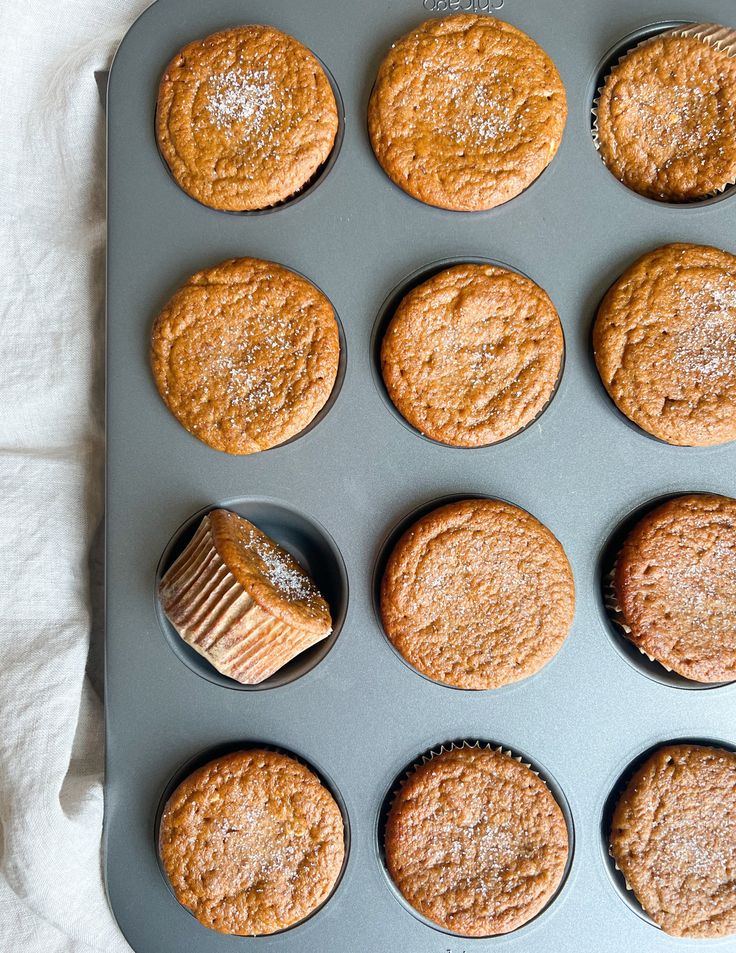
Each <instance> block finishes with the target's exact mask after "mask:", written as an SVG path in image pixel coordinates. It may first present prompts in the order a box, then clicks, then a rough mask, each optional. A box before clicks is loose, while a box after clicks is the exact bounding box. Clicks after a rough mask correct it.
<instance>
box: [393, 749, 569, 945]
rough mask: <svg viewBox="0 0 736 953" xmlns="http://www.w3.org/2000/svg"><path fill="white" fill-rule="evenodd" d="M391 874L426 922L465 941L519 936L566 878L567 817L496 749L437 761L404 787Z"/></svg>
mask: <svg viewBox="0 0 736 953" xmlns="http://www.w3.org/2000/svg"><path fill="white" fill-rule="evenodd" d="M384 839H385V855H386V866H387V868H388V872H389V874H390V875H391V878H392V879H393V881H394V883H395V884H396V886H397V887H398V889H399V890H400V892H401V893H402V895H403V896H404V898H405V899H406V900H407V901H408V902H409V903H410V904H411V905H412V906H413V907H414V908H415V909H416V910H417V911H418V912H419V913H421V914H422V915H423V916H425V917H427V918H428V919H429V920H431V921H433V922H434V923H436V924H438V925H439V926H441V927H443V928H444V929H447V930H451V931H453V932H454V933H459V934H462V935H464V936H477V937H482V936H494V935H498V934H502V933H509V932H511V931H512V930H515V929H517V928H518V927H520V926H521V925H522V924H524V923H526V922H527V921H528V920H530V919H532V917H534V916H535V915H536V914H537V913H539V912H540V911H541V910H542V909H543V908H544V907H545V906H546V904H547V903H548V901H549V900H550V899H551V898H552V896H553V895H554V893H555V891H556V890H557V888H558V887H559V885H560V882H561V880H562V877H563V875H564V871H565V867H566V864H567V858H568V854H569V840H568V831H567V826H566V824H565V819H564V815H563V813H562V810H561V809H560V806H559V805H558V803H557V801H556V800H555V798H554V796H553V795H552V793H551V792H550V790H549V788H548V787H547V785H546V784H545V783H544V782H543V781H542V780H541V779H540V778H539V777H538V776H537V775H536V774H535V773H534V772H533V771H532V770H531V769H530V768H529V767H527V766H526V765H525V764H521V763H520V762H519V761H518V760H516V759H515V758H513V757H511V756H510V755H508V754H506V753H504V752H502V751H495V750H491V749H489V748H478V747H474V748H468V747H465V748H455V749H452V750H449V751H442V752H441V753H439V754H436V755H434V756H432V757H431V758H430V759H429V760H427V761H426V762H425V763H423V764H421V765H419V766H417V767H416V768H415V769H413V770H412V772H411V773H410V774H409V776H408V777H407V778H406V779H405V780H404V781H403V782H402V784H401V786H400V788H399V790H398V792H397V794H396V796H395V798H394V801H393V803H392V804H391V807H390V809H389V813H388V817H387V821H386V829H385V835H384Z"/></svg>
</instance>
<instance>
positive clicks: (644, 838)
mask: <svg viewBox="0 0 736 953" xmlns="http://www.w3.org/2000/svg"><path fill="white" fill-rule="evenodd" d="M611 854H612V856H613V858H614V860H615V861H616V865H617V866H618V867H619V868H620V870H621V872H622V873H623V875H624V877H625V878H626V881H627V884H628V886H629V887H630V888H631V889H632V890H633V891H634V894H635V896H636V899H637V900H638V901H639V903H640V904H641V905H642V907H643V908H644V910H645V912H646V913H648V914H649V916H650V917H651V918H652V919H653V920H654V922H655V923H657V924H659V926H660V927H661V928H662V929H663V930H664V931H665V933H669V934H671V935H672V936H684V937H692V938H705V937H719V936H728V935H729V934H732V933H736V903H735V902H734V897H736V755H734V754H733V752H731V751H725V750H723V749H722V748H707V747H702V746H700V745H691V744H678V745H667V746H665V747H663V748H660V749H659V750H658V751H656V752H655V753H654V754H653V755H652V756H651V757H650V758H648V759H647V760H646V762H645V763H644V764H643V765H642V766H641V768H639V770H638V771H637V772H636V774H635V775H634V776H633V778H632V779H631V781H630V782H629V784H628V787H627V788H626V790H625V791H624V793H623V794H622V796H621V799H620V800H619V802H618V804H617V806H616V810H615V811H614V814H613V823H612V828H611Z"/></svg>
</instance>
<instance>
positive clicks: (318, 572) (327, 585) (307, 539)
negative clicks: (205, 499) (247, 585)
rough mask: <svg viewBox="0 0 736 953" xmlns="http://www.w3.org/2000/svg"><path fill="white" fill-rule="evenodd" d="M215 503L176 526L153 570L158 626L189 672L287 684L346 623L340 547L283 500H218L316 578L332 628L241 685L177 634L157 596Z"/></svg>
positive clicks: (219, 680)
mask: <svg viewBox="0 0 736 953" xmlns="http://www.w3.org/2000/svg"><path fill="white" fill-rule="evenodd" d="M216 508H218V507H215V506H206V507H204V508H203V509H201V510H200V511H199V512H198V513H195V514H194V516H192V517H191V518H190V519H188V520H187V521H186V523H184V524H183V525H182V526H180V527H179V529H178V530H177V531H176V533H175V534H174V536H173V537H172V539H171V541H170V542H169V544H168V546H167V547H166V549H165V550H164V553H163V555H162V556H161V560H160V562H159V564H158V567H157V569H156V580H155V587H154V599H155V600H156V614H157V616H158V620H159V624H160V626H161V630H162V631H163V634H164V636H165V637H166V641H167V642H168V643H169V645H170V646H171V649H172V651H173V652H174V654H175V655H176V656H177V657H178V658H180V659H181V661H182V662H183V663H184V664H185V665H188V666H189V668H190V669H191V670H192V671H193V672H195V673H196V674H197V675H201V676H202V678H206V679H208V680H209V681H211V682H213V683H214V684H215V685H221V686H222V687H223V688H235V689H240V690H241V691H258V690H262V689H266V688H278V687H280V686H281V685H288V684H289V682H293V681H294V679H296V678H300V677H301V676H302V675H305V674H306V673H307V672H309V671H310V670H311V669H313V668H314V666H315V665H318V664H319V663H320V662H321V661H322V659H323V658H325V657H326V655H327V653H328V652H329V651H330V649H331V648H332V647H333V645H334V644H335V642H336V640H337V638H338V636H339V635H340V632H341V630H342V627H343V624H344V623H345V616H346V615H347V610H348V577H347V572H346V570H345V563H344V562H343V559H342V556H341V555H340V550H339V549H338V548H337V545H336V544H335V541H334V540H333V539H332V537H331V536H330V534H329V533H328V532H327V530H325V528H324V527H323V526H320V525H318V524H317V523H316V522H315V521H314V520H312V519H309V518H308V517H307V516H304V515H303V514H301V513H298V512H297V511H296V510H294V509H293V508H292V507H290V506H286V505H285V504H282V503H277V502H275V501H272V500H263V499H247V500H230V501H229V502H227V503H223V504H221V507H220V508H222V509H226V510H231V511H232V512H234V513H237V514H238V515H239V516H242V517H243V518H244V519H247V520H250V522H251V523H253V524H254V525H257V526H258V528H259V529H261V530H262V531H263V532H264V533H265V534H266V535H267V536H270V537H271V539H273V540H275V541H276V542H277V543H278V544H279V545H280V546H283V547H284V549H286V550H288V552H290V553H291V555H292V556H293V557H294V558H295V559H296V561H297V562H298V563H299V565H300V566H302V568H304V569H306V571H307V573H308V574H309V575H310V576H311V577H312V579H313V580H314V581H315V583H316V584H317V588H318V589H319V591H320V593H321V594H322V596H323V597H324V599H325V600H326V602H327V603H328V605H329V606H330V612H331V613H332V632H331V633H330V634H329V635H328V636H327V638H326V639H323V640H322V641H321V642H317V644H316V645H313V646H312V647H311V648H310V649H307V650H306V651H305V652H302V653H301V655H298V656H297V657H296V658H294V659H292V660H291V661H290V662H289V663H287V664H286V665H285V666H284V667H283V668H281V669H279V671H278V672H276V673H275V674H274V675H271V677H270V678H267V679H265V680H264V681H262V682H259V683H258V684H257V685H242V684H241V683H240V682H237V681H235V680H234V679H232V678H228V677H227V676H226V675H222V674H221V673H220V672H218V671H217V669H216V668H214V666H212V665H210V663H209V662H208V661H207V660H206V659H205V658H203V657H202V656H201V655H200V654H199V652H197V651H196V650H195V649H193V648H192V647H191V646H190V645H187V643H186V642H185V641H184V640H183V639H182V638H180V636H179V635H178V633H177V632H176V630H175V629H174V626H173V625H172V624H171V622H170V621H169V619H167V618H166V615H165V613H164V611H163V609H162V608H161V603H160V601H159V598H158V587H159V583H160V582H161V578H162V576H163V575H164V573H166V571H167V570H168V569H169V567H170V566H171V565H172V564H173V563H174V561H175V560H176V559H177V557H178V556H179V555H180V554H181V552H182V551H183V550H184V549H185V548H186V546H187V545H188V543H189V541H190V540H191V539H192V537H193V536H194V533H195V532H196V530H197V527H198V526H199V524H200V522H201V520H202V517H203V516H205V515H206V514H207V513H208V512H209V511H210V510H213V509H216Z"/></svg>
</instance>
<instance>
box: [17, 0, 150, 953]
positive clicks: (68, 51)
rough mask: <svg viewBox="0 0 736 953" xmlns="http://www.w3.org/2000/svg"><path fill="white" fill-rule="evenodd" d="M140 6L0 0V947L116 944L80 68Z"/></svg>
mask: <svg viewBox="0 0 736 953" xmlns="http://www.w3.org/2000/svg"><path fill="white" fill-rule="evenodd" d="M145 6H146V3H145V2H141V0H63V2H61V3H59V2H50V0H3V3H2V24H3V25H2V31H0V44H1V45H2V53H1V54H0V91H1V92H0V128H1V129H2V138H1V139H0V210H1V213H2V214H1V215H0V229H1V230H2V234H1V239H0V256H2V267H0V287H1V288H2V293H1V294H0V501H1V505H0V552H1V554H2V570H3V571H2V575H1V576H0V950H2V951H3V953H5V951H8V953H11V951H12V953H15V951H22V953H36V951H39V953H41V951H43V953H62V951H63V953H88V951H97V950H99V951H103V950H104V951H105V953H122V951H127V950H129V947H128V946H127V944H126V943H125V941H124V940H123V938H122V936H121V934H120V933H119V931H118V929H117V926H116V925H115V922H114V920H113V917H112V914H111V913H110V911H109V908H108V905H107V901H106V898H105V891H104V885H103V874H102V857H101V849H100V841H101V833H102V814H103V796H102V773H103V714H102V703H101V697H100V691H101V666H100V660H101V639H102V632H101V613H100V611H99V610H100V606H101V595H100V582H99V579H100V572H99V568H100V562H101V560H100V538H101V537H100V531H99V527H100V523H101V519H102V505H103V393H104V391H103V343H104V341H103V338H104V241H105V217H104V216H105V179H104V176H105V157H104V150H105V140H104V132H105V124H104V113H103V111H102V108H101V106H100V102H99V98H98V92H97V88H96V84H95V80H94V75H93V74H94V71H95V70H99V69H106V68H107V67H108V65H109V63H110V59H111V56H112V53H113V52H114V49H115V47H116V45H117V43H118V42H119V40H120V39H121V38H122V36H123V35H124V33H125V31H126V29H127V28H128V26H129V25H130V24H131V23H132V22H133V20H134V19H135V17H136V16H137V15H138V13H140V12H141V10H142V9H143V8H144V7H145ZM95 580H97V582H95ZM90 642H91V643H92V649H91V650H90ZM88 660H89V664H88Z"/></svg>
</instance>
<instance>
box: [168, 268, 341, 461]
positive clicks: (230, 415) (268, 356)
mask: <svg viewBox="0 0 736 953" xmlns="http://www.w3.org/2000/svg"><path fill="white" fill-rule="evenodd" d="M339 362H340V336H339V332H338V327H337V321H336V320H335V312H334V310H333V308H332V305H331V304H330V302H329V301H328V299H327V298H326V297H325V295H323V294H322V292H321V291H319V290H318V289H317V288H315V286H314V285H313V284H312V283H311V282H310V281H307V279H306V278H303V277H302V276H301V275H298V274H296V273H295V272H293V271H290V270H289V269H288V268H284V266H283V265H277V264H275V263H274V262H271V261H261V260H259V259H257V258H238V259H233V260H231V261H224V262H222V263H221V264H219V265H215V266H214V267H213V268H206V269H205V270H203V271H199V272H197V274H196V275H192V277H191V278H190V279H189V280H188V281H187V282H186V284H185V285H183V286H182V287H181V288H180V289H179V290H178V291H177V292H176V293H175V294H174V295H173V297H172V298H171V300H170V301H169V302H168V303H167V304H166V306H165V307H164V309H163V310H162V311H161V313H160V314H159V316H158V318H157V319H156V322H155V323H154V326H153V330H152V333H151V366H152V369H153V375H154V378H155V380H156V385H157V387H158V390H159V393H160V394H161V397H162V399H163V401H164V403H165V404H166V406H167V407H168V408H169V410H170V411H171V413H172V414H173V415H174V416H175V417H176V419H177V420H178V421H179V423H181V424H182V426H184V427H185V428H186V429H187V430H188V431H189V432H190V433H192V434H194V436H195V437H198V438H199V439H200V440H202V441H203V442H204V443H206V444H208V445H209V446H210V447H213V448H214V449H215V450H222V451H224V452H225V453H233V454H246V453H256V452H257V451H259V450H267V449H269V448H270V447H275V446H277V445H278V444H280V443H284V441H286V440H289V439H290V438H291V437H295V436H296V435H297V434H298V433H300V432H301V431H302V430H304V429H305V427H307V426H308V425H309V424H310V423H311V422H312V421H313V420H314V418H315V417H316V416H317V414H319V412H320V411H321V410H322V408H323V407H324V405H325V404H326V403H327V401H328V400H329V397H330V394H331V393H332V389H333V387H334V384H335V380H336V378H337V371H338V366H339Z"/></svg>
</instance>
